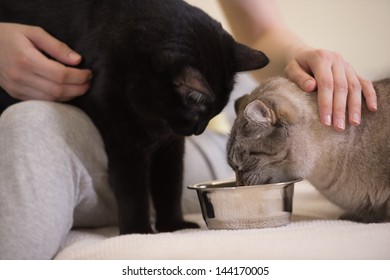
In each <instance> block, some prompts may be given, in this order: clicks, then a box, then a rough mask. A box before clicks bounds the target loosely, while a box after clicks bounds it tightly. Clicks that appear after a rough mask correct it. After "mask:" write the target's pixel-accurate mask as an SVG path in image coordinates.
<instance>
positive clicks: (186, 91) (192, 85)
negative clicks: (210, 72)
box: [173, 67, 213, 101]
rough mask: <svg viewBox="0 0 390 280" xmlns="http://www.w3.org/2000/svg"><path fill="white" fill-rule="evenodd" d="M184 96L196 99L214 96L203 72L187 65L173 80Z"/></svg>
mask: <svg viewBox="0 0 390 280" xmlns="http://www.w3.org/2000/svg"><path fill="white" fill-rule="evenodd" d="M173 83H174V85H175V87H176V88H177V90H178V92H179V94H181V95H182V97H183V98H187V97H191V98H192V99H196V101H201V100H203V99H204V98H210V97H212V96H213V95H212V90H211V88H210V86H209V84H208V82H207V81H206V79H205V77H204V76H203V74H202V73H201V72H199V71H198V70H197V69H195V68H193V67H185V68H184V69H183V70H182V71H181V72H180V73H179V74H178V75H177V76H176V77H175V78H174V80H173Z"/></svg>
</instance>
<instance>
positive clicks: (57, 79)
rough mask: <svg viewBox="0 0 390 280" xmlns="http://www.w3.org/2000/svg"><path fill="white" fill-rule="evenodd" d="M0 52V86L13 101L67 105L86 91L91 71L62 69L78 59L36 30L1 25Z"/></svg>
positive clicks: (30, 27)
mask: <svg viewBox="0 0 390 280" xmlns="http://www.w3.org/2000/svg"><path fill="white" fill-rule="evenodd" d="M0 49H1V53H0V86H1V87H2V88H4V89H5V90H6V91H7V92H8V93H9V94H10V95H11V96H12V97H14V98H17V99H22V100H30V99H40V100H53V101H66V100H69V99H72V98H74V97H76V96H79V95H82V94H84V93H85V92H86V91H87V90H88V88H89V82H90V79H91V76H92V74H91V71H90V70H81V69H76V68H72V67H67V66H65V65H71V66H75V65H77V64H79V63H80V61H81V56H80V55H79V54H77V53H75V52H74V51H73V50H71V49H70V48H69V47H68V46H67V45H65V44H64V43H62V42H60V41H58V40H57V39H55V38H53V37H52V36H50V35H49V34H48V33H46V32H45V31H44V30H42V29H40V28H38V27H32V26H26V25H19V24H11V23H0ZM44 53H45V54H47V55H49V56H50V57H52V58H53V59H54V60H53V59H49V58H47V56H45V54H44ZM64 64H65V65H64Z"/></svg>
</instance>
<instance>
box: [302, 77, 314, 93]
mask: <svg viewBox="0 0 390 280" xmlns="http://www.w3.org/2000/svg"><path fill="white" fill-rule="evenodd" d="M312 83H313V81H312V80H307V81H306V82H304V84H303V88H304V89H305V91H312V88H311V85H312Z"/></svg>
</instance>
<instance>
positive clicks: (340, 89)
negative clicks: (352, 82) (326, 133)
mask: <svg viewBox="0 0 390 280" xmlns="http://www.w3.org/2000/svg"><path fill="white" fill-rule="evenodd" d="M345 71H346V70H345V66H344V62H343V61H342V60H340V59H339V60H337V61H335V62H334V63H333V66H332V73H333V81H334V92H333V109H332V115H333V126H334V128H335V129H336V130H337V131H342V130H344V129H345V112H346V107H347V99H348V81H347V77H346V73H345Z"/></svg>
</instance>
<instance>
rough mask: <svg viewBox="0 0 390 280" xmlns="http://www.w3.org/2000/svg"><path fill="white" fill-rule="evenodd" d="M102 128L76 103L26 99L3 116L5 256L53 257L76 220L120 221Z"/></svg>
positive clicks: (0, 178) (0, 201) (1, 237)
mask: <svg viewBox="0 0 390 280" xmlns="http://www.w3.org/2000/svg"><path fill="white" fill-rule="evenodd" d="M115 208H116V207H115V202H114V198H113V194H112V192H111V191H110V190H109V187H108V182H107V159H106V155H105V152H104V145H103V143H102V140H101V138H100V135H99V133H98V132H97V131H96V128H95V127H94V126H93V124H92V122H91V121H90V120H89V119H88V117H87V116H86V115H85V114H84V113H83V112H81V111H80V110H78V109H77V108H74V107H72V106H68V105H64V104H58V103H51V102H42V101H29V102H22V103H19V104H17V105H14V106H11V107H10V108H8V109H7V110H6V111H5V112H4V113H3V114H2V115H1V117H0V259H35V258H37V259H49V258H52V257H53V256H54V255H55V253H56V252H57V251H58V249H59V248H60V247H61V244H62V243H63V241H64V239H65V238H66V236H67V234H68V232H69V230H70V229H71V228H72V226H82V227H94V226H103V225H110V224H114V223H115V222H116V213H115V212H116V209H115Z"/></svg>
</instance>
